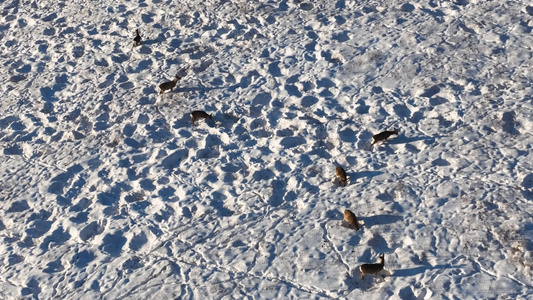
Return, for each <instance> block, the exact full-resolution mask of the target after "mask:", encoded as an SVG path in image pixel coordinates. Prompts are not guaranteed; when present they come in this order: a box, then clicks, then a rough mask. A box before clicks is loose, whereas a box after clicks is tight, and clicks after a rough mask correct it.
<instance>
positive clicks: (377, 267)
mask: <svg viewBox="0 0 533 300" xmlns="http://www.w3.org/2000/svg"><path fill="white" fill-rule="evenodd" d="M378 259H379V263H377V264H362V265H361V267H360V268H359V269H360V270H361V278H365V274H377V273H379V272H381V270H383V266H384V265H385V255H384V254H381V255H380V256H379V258H378Z"/></svg>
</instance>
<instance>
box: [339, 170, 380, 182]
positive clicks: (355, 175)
mask: <svg viewBox="0 0 533 300" xmlns="http://www.w3.org/2000/svg"><path fill="white" fill-rule="evenodd" d="M382 174H383V172H381V171H362V172H353V173H348V178H349V181H351V182H355V181H356V180H357V179H359V178H365V177H366V178H369V179H372V178H373V177H376V176H379V175H382Z"/></svg>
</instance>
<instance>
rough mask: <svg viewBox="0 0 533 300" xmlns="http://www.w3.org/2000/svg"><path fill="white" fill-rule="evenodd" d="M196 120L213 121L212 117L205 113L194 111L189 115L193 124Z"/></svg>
mask: <svg viewBox="0 0 533 300" xmlns="http://www.w3.org/2000/svg"><path fill="white" fill-rule="evenodd" d="M196 119H209V120H213V116H212V115H209V114H207V113H206V112H205V111H203V110H195V111H193V112H192V113H191V122H192V123H193V124H194V121H195V120H196Z"/></svg>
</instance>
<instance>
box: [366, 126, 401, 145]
mask: <svg viewBox="0 0 533 300" xmlns="http://www.w3.org/2000/svg"><path fill="white" fill-rule="evenodd" d="M393 134H395V135H398V129H396V128H394V130H392V131H387V130H386V131H383V132H380V133H378V134H374V136H372V140H373V142H372V144H371V145H370V149H372V146H374V144H376V143H379V142H384V141H386V140H387V139H388V138H389V137H390V136H391V135H393Z"/></svg>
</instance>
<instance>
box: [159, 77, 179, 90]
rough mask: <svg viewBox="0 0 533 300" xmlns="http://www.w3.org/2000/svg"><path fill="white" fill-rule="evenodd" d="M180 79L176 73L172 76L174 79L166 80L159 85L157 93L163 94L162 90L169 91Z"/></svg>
mask: <svg viewBox="0 0 533 300" xmlns="http://www.w3.org/2000/svg"><path fill="white" fill-rule="evenodd" d="M180 79H181V77H179V76H178V75H176V76H174V79H173V80H172V81H168V82H163V83H161V84H160V85H159V89H160V90H161V91H160V92H159V94H160V95H161V94H163V92H164V91H170V90H172V89H173V88H174V87H175V86H176V84H177V83H178V81H179V80H180Z"/></svg>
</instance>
